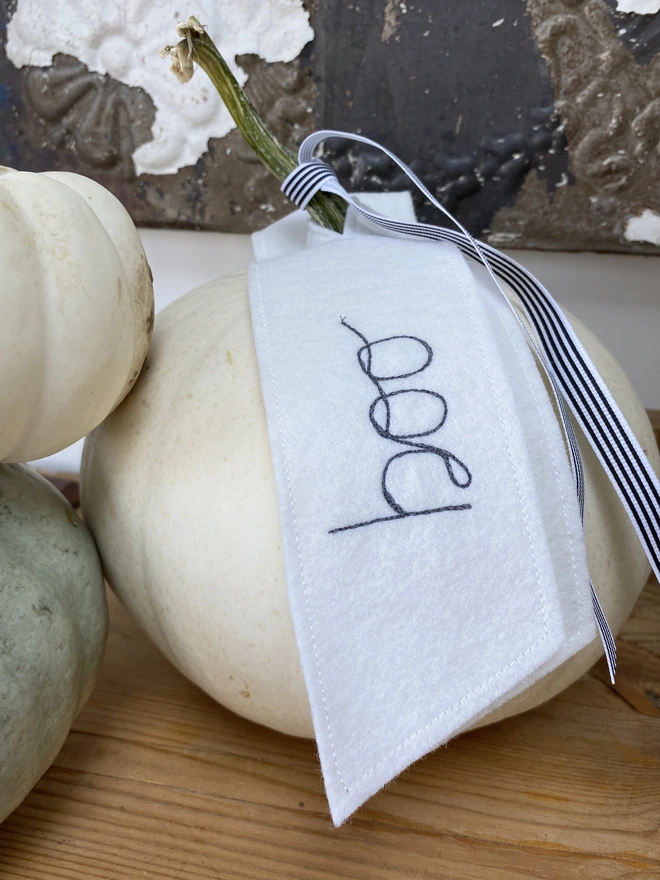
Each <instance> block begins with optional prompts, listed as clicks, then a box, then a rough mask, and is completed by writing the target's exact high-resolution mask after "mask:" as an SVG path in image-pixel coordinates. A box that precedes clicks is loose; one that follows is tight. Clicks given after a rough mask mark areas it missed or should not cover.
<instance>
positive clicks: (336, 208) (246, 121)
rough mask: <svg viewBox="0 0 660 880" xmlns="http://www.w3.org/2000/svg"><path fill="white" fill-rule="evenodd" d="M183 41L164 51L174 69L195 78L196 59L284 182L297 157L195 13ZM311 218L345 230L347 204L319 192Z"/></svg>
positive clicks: (184, 78)
mask: <svg viewBox="0 0 660 880" xmlns="http://www.w3.org/2000/svg"><path fill="white" fill-rule="evenodd" d="M176 29H177V33H178V35H179V36H180V37H181V41H180V42H179V43H177V44H176V46H165V48H164V49H163V51H162V52H161V55H162V56H163V57H166V56H168V55H169V56H170V57H171V59H172V67H171V70H172V73H173V74H174V75H175V76H176V78H177V79H178V80H179V82H182V83H187V82H190V80H191V79H192V76H193V73H194V72H195V71H194V66H193V62H197V64H199V66H200V67H201V68H203V69H204V71H205V73H206V74H207V76H208V77H209V79H210V80H211V82H212V83H213V85H214V86H215V88H216V89H217V91H218V93H219V94H220V97H221V98H222V100H223V101H224V103H225V106H226V107H227V109H228V110H229V112H230V113H231V115H232V118H233V120H234V122H235V123H236V126H237V128H238V129H239V131H240V132H241V134H242V135H243V137H244V138H245V140H246V141H247V143H248V144H249V145H250V146H251V147H252V149H253V150H254V152H255V153H256V154H257V156H258V158H259V159H260V160H261V161H262V162H263V164H264V165H265V166H266V168H268V170H269V171H270V172H271V173H272V174H273V175H274V176H275V177H276V178H277V179H278V180H279V181H280V182H282V181H283V180H284V179H285V177H287V175H288V174H290V173H291V171H293V169H294V168H295V167H296V164H297V162H296V157H295V155H294V154H293V153H292V152H291V151H290V150H287V149H286V147H284V146H282V144H281V143H280V142H279V141H278V140H277V138H276V137H275V135H274V134H273V133H272V132H271V131H270V130H269V129H268V127H267V126H266V124H265V122H264V121H263V120H262V119H261V117H260V116H259V114H258V113H257V111H256V110H255V108H254V106H253V105H252V102H251V101H250V99H249V98H248V97H247V95H246V94H245V92H244V91H243V89H242V88H241V87H240V86H239V84H238V83H237V82H236V78H235V77H234V75H233V74H232V72H231V70H230V69H229V67H228V66H227V63H226V62H225V60H224V58H223V57H222V55H221V54H220V52H219V51H218V48H217V46H216V45H215V43H214V42H213V40H212V39H211V38H210V37H209V35H208V34H207V33H206V31H205V29H204V27H203V26H202V25H201V24H200V23H199V21H198V20H197V19H196V18H195V16H191V17H190V18H189V19H188V20H187V21H180V22H179V23H178V25H177V26H176ZM307 210H308V211H309V213H310V215H311V216H312V218H313V219H314V220H315V221H316V222H317V223H318V224H319V225H320V226H325V227H326V228H327V229H333V230H334V231H335V232H342V231H343V229H344V219H345V217H346V204H345V202H344V201H343V200H342V199H340V198H339V197H338V196H335V195H333V194H331V193H323V192H319V193H317V194H316V195H315V196H314V198H313V199H312V200H311V201H310V203H309V205H308V206H307Z"/></svg>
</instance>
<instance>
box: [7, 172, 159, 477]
mask: <svg viewBox="0 0 660 880" xmlns="http://www.w3.org/2000/svg"><path fill="white" fill-rule="evenodd" d="M0 265H1V266H2V285H1V286H0V462H16V461H29V460H32V459H36V458H43V457H45V456H47V455H50V454H51V453H53V452H56V451H58V450H60V449H63V448H64V447H66V446H68V445H69V444H71V443H73V442H75V441H76V440H79V439H80V438H81V437H84V436H85V434H87V433H88V432H89V431H90V430H91V429H92V428H94V427H95V426H96V425H98V424H99V423H100V422H101V421H102V420H103V419H104V418H105V416H106V415H107V414H108V413H109V412H111V411H112V410H113V409H114V408H115V406H117V404H118V403H119V402H120V401H121V400H123V398H124V397H125V395H126V394H127V393H128V391H129V390H130V388H131V387H132V385H133V383H134V382H135V380H136V379H137V377H138V374H139V372H140V368H141V366H142V363H143V361H144V358H145V356H146V353H147V348H148V345H149V339H150V336H151V329H152V325H153V288H152V283H151V272H150V270H149V266H148V264H147V260H146V257H145V255H144V251H143V249H142V244H141V242H140V239H139V237H138V234H137V231H136V229H135V226H134V225H133V222H132V220H131V218H130V217H129V215H128V213H127V212H126V210H125V209H124V208H123V207H122V205H121V204H120V202H119V201H118V200H117V199H116V198H115V197H114V196H113V195H112V194H111V193H109V192H108V191H107V190H106V189H104V188H103V187H102V186H100V185H99V184H97V183H94V181H92V180H88V179H87V178H86V177H82V176H80V175H77V174H67V173H60V172H53V173H45V174H33V173H29V172H21V171H13V170H12V169H10V168H5V167H0Z"/></svg>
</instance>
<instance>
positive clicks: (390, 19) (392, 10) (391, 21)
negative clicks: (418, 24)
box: [380, 0, 407, 43]
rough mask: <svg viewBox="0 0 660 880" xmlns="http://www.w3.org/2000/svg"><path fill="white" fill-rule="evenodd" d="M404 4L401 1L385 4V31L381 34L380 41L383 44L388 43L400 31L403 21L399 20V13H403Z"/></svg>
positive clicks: (391, 0) (390, 1)
mask: <svg viewBox="0 0 660 880" xmlns="http://www.w3.org/2000/svg"><path fill="white" fill-rule="evenodd" d="M402 5H403V4H402V3H401V2H400V0H387V3H386V4H385V9H384V11H383V30H382V31H381V34H380V39H381V42H382V43H388V42H389V41H390V40H391V39H392V37H393V36H394V34H395V33H396V32H397V31H398V30H399V27H400V25H401V20H400V19H399V13H400V12H402V11H407V10H405V9H404V10H402V9H401V7H402Z"/></svg>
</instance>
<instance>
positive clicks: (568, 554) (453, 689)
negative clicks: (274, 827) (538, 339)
mask: <svg viewBox="0 0 660 880" xmlns="http://www.w3.org/2000/svg"><path fill="white" fill-rule="evenodd" d="M289 223H290V224H291V223H295V221H292V220H291V221H289ZM347 230H348V231H349V233H351V234H352V236H353V237H350V235H347V236H344V237H341V236H337V235H334V234H332V233H323V234H320V233H319V234H317V235H315V234H314V233H315V231H316V228H315V227H313V225H312V224H309V229H308V232H309V233H310V234H308V236H307V244H308V245H309V244H316V245H318V246H315V247H309V246H308V247H307V248H305V249H299V250H297V251H293V252H292V249H291V248H284V249H283V250H282V249H281V250H279V252H280V253H283V252H284V251H286V250H288V251H289V252H288V253H285V255H283V256H279V257H277V256H272V255H273V253H277V252H278V246H277V245H276V246H275V247H274V248H271V249H270V250H268V248H263V247H261V245H259V246H256V247H255V250H256V251H257V254H258V255H261V256H266V255H268V256H270V257H271V258H270V259H265V260H264V261H262V262H260V263H258V264H256V265H255V266H253V267H252V269H251V272H250V302H251V309H252V318H253V325H254V335H255V341H256V347H257V355H258V360H259V368H260V373H261V380H262V389H263V395H264V402H265V406H266V412H267V417H268V428H269V436H270V442H271V449H272V455H273V462H274V467H275V475H276V480H277V488H278V498H279V504H280V514H281V524H282V532H283V547H284V554H285V562H286V571H287V580H288V585H289V595H290V604H291V610H292V615H293V620H294V625H295V630H296V638H297V641H298V647H299V651H300V656H301V661H302V666H303V671H304V674H305V680H306V684H307V689H308V694H309V699H310V704H311V708H312V715H313V719H314V726H315V732H316V737H317V743H318V748H319V754H320V758H321V765H322V769H323V776H324V780H325V785H326V791H327V795H328V799H329V803H330V808H331V812H332V816H333V819H334V821H335V822H336V823H340V822H342V821H343V820H344V819H346V818H347V817H348V816H349V815H350V814H351V813H352V812H353V811H354V810H355V809H357V807H359V806H360V805H361V804H362V803H363V802H364V801H365V800H366V799H367V798H368V797H370V796H371V795H372V794H373V793H374V792H376V791H377V790H378V789H379V788H381V787H382V786H383V785H385V784H386V783H387V782H389V781H390V780H391V779H393V778H394V777H395V776H396V775H397V774H398V773H399V772H400V771H401V770H402V769H404V768H405V767H407V766H408V765H409V764H410V763H411V762H413V761H415V760H416V759H417V758H419V757H420V756H422V755H423V754H425V753H426V752H428V751H430V750H431V749H434V748H436V747H437V746H438V745H440V744H442V743H444V742H446V741H447V740H448V739H449V738H451V737H452V736H454V735H455V734H456V733H458V732H459V731H460V730H462V729H464V728H465V727H467V726H469V725H470V724H471V723H474V721H476V720H477V719H478V718H480V717H482V716H483V715H484V714H486V713H487V712H489V711H490V710H491V709H492V708H494V707H495V706H497V705H499V704H500V703H501V702H502V701H503V700H505V699H506V698H508V697H510V696H512V695H515V694H516V693H517V692H519V691H520V690H521V689H522V688H524V687H525V686H526V685H527V684H528V683H529V682H531V681H535V680H537V679H538V678H540V677H541V675H542V674H544V672H545V671H547V670H548V669H549V668H551V667H552V666H554V665H557V664H558V663H559V662H561V661H562V660H563V659H565V658H566V657H567V656H570V654H572V653H574V652H575V651H577V650H579V649H580V648H581V647H583V646H584V645H585V644H587V643H588V642H589V641H591V639H592V638H593V637H594V635H595V625H594V621H593V615H592V614H591V610H590V609H591V600H590V590H589V577H588V571H587V566H586V555H585V550H584V544H583V539H582V529H581V524H580V513H579V508H578V503H577V500H576V498H575V494H574V491H573V489H572V476H571V471H570V467H569V463H568V459H567V456H566V450H565V446H564V442H563V438H562V435H561V432H560V430H559V426H558V423H557V420H556V418H555V415H554V413H553V411H552V406H551V404H550V401H549V398H548V394H547V391H546V389H545V387H544V384H543V381H542V379H541V377H540V375H539V372H538V370H537V368H536V366H535V363H534V358H533V356H532V354H531V352H530V350H529V349H528V347H527V344H526V342H525V340H524V337H523V335H522V333H521V330H520V326H519V325H518V324H517V322H516V320H515V318H514V316H513V315H512V313H511V312H510V310H509V309H508V307H507V306H506V304H505V303H503V302H502V301H501V299H500V298H498V297H497V296H496V295H495V294H493V292H491V291H490V290H489V289H488V285H487V283H486V282H484V280H483V279H481V278H479V277H478V276H477V275H476V274H474V273H473V271H471V269H470V268H468V265H467V264H466V262H465V260H464V259H463V257H462V256H461V254H460V252H459V251H458V250H457V249H456V248H455V246H453V245H451V244H438V243H425V242H414V241H413V242H410V241H403V240H393V239H389V238H386V237H381V236H374V235H361V234H356V232H359V230H356V229H355V227H354V226H352V225H351V223H350V222H349V223H347ZM301 233H302V227H301V228H300V229H298V230H297V232H296V235H297V236H298V239H299V247H300V246H301V245H302V234H301ZM255 244H256V242H255ZM260 252H261V253H260Z"/></svg>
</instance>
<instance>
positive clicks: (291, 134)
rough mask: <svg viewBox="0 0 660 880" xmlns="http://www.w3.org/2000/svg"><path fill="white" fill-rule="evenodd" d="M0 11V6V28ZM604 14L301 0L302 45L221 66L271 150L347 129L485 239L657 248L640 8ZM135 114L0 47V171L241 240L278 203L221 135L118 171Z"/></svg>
mask: <svg viewBox="0 0 660 880" xmlns="http://www.w3.org/2000/svg"><path fill="white" fill-rule="evenodd" d="M15 3H16V0H0V20H2V21H4V22H6V21H8V20H9V19H10V18H11V16H12V13H13V11H14V8H15ZM616 6H617V2H616V0H527V2H524V0H463V2H461V3H455V4H439V3H437V0H415V2H413V0H348V2H346V0H341V2H339V0H332V2H331V0H318V2H316V0H311V2H310V4H309V12H310V16H311V23H312V25H313V28H314V32H315V39H314V41H313V42H312V43H310V44H309V45H308V46H307V47H306V49H305V50H304V51H303V54H302V56H301V57H300V58H299V59H297V60H296V61H293V62H289V63H286V64H285V63H280V62H278V63H275V64H267V63H266V62H264V61H263V60H261V59H260V58H258V57H256V56H243V57H241V59H240V62H241V65H242V67H243V68H244V69H246V70H247V71H248V73H249V80H248V91H249V92H250V93H251V95H252V97H253V100H254V101H255V103H256V104H257V106H258V107H259V108H260V109H261V110H262V111H263V112H264V113H265V115H266V118H267V120H268V121H269V123H270V124H271V125H272V126H273V128H274V129H275V131H276V133H277V134H278V136H279V137H280V139H281V140H282V141H283V142H285V143H286V144H287V145H288V146H290V147H291V148H294V149H295V147H296V145H297V143H299V142H300V140H301V139H302V137H303V136H304V135H305V134H307V133H308V132H309V131H311V130H312V128H314V127H334V128H343V129H348V130H354V131H361V132H362V133H364V134H366V135H368V136H370V137H373V138H375V139H376V140H379V141H381V142H382V143H384V144H385V145H387V146H388V147H390V148H391V149H393V150H395V151H396V152H397V153H398V154H399V155H400V156H401V157H402V158H404V159H405V160H406V161H408V162H409V163H410V164H411V165H412V166H413V168H414V169H415V170H416V171H417V173H418V174H419V175H420V176H421V177H422V179H423V180H424V182H425V183H426V185H427V186H429V188H430V189H432V190H433V191H434V192H435V193H436V194H437V195H438V196H439V197H440V198H441V200H442V201H443V203H444V204H445V205H446V206H447V207H448V208H449V209H450V210H452V211H453V212H455V213H456V214H457V216H458V217H459V219H460V220H461V221H462V222H463V223H465V224H466V225H467V226H468V228H470V230H471V231H472V232H474V233H475V234H478V235H480V236H481V237H483V238H486V239H488V240H490V241H491V242H492V243H494V244H496V245H499V246H509V247H530V246H531V247H541V248H559V249H563V248H568V249H583V248H588V249H595V250H614V251H630V252H641V253H658V252H660V248H659V247H658V245H657V243H654V240H653V239H654V234H655V233H654V232H653V229H654V219H653V218H654V216H655V215H658V224H659V228H660V175H659V174H658V172H659V171H660V168H659V167H658V162H659V161H660V158H659V157H660V148H659V143H660V61H659V60H658V59H659V57H660V56H659V55H658V50H659V49H660V15H652V16H649V15H637V14H632V13H627V14H623V13H620V12H617V10H616ZM1 36H2V42H3V43H4V39H5V37H4V34H2V35H1ZM200 75H201V74H200ZM154 117H155V110H154V105H153V102H152V100H151V98H150V96H149V95H148V94H147V93H146V92H145V91H143V90H142V89H139V88H133V87H129V86H127V85H124V84H123V83H120V82H117V81H114V80H112V79H111V78H110V77H108V76H102V75H100V74H98V73H93V72H90V71H89V70H88V69H87V68H86V67H85V66H84V65H83V64H81V62H80V61H78V60H77V59H75V58H73V57H70V56H64V55H60V56H56V58H55V61H54V63H53V65H52V66H50V67H47V68H30V67H27V68H22V69H20V70H17V69H16V68H15V67H14V65H13V64H12V63H11V62H10V61H9V60H8V58H7V57H6V54H5V53H4V52H3V50H2V47H1V46H0V119H1V120H2V125H1V126H0V163H4V164H9V165H14V166H16V167H21V168H29V169H34V170H43V169H46V168H59V169H64V170H73V171H78V172H81V173H84V174H88V175H90V176H92V177H94V178H96V179H97V180H99V181H100V182H101V183H103V184H104V185H105V186H107V187H109V188H110V189H111V190H113V191H114V192H115V193H116V194H117V195H118V196H119V198H121V199H122V201H123V202H124V204H126V205H127V207H128V208H129V210H130V211H131V213H132V215H133V217H134V218H135V220H136V221H137V222H138V223H143V224H149V225H167V226H183V227H196V228H197V227H198V228H203V229H223V230H232V231H236V232H246V231H250V230H253V229H258V228H261V227H263V226H265V225H267V224H268V223H269V222H271V220H272V219H274V218H275V217H278V216H281V215H282V214H283V213H286V212H287V211H288V210H289V209H290V207H289V205H288V204H287V203H286V202H285V200H284V199H283V198H282V196H281V195H280V194H279V188H278V185H277V183H276V182H275V181H273V180H271V179H270V178H269V176H268V174H267V172H265V171H264V170H262V168H261V166H260V165H259V163H258V162H256V160H255V159H254V157H253V156H252V154H251V152H250V150H249V149H248V148H246V147H245V146H244V145H243V143H242V141H241V138H240V136H239V135H238V134H237V133H236V132H231V133H230V134H229V135H227V136H226V137H224V138H216V139H211V141H210V142H209V148H208V150H207V152H206V153H205V154H204V155H203V156H202V157H201V158H200V160H199V161H198V162H197V163H196V164H195V165H193V166H188V167H185V168H182V169H181V170H179V171H178V172H177V173H175V174H167V175H152V174H143V175H140V176H136V174H135V169H134V165H133V161H132V158H131V157H132V153H133V151H134V150H135V149H136V147H138V146H139V145H140V144H143V143H145V142H146V141H148V140H149V138H150V137H151V131H152V126H153V122H154ZM328 155H329V156H331V157H332V159H333V161H335V163H336V165H337V168H338V170H339V173H340V176H342V177H343V178H345V179H346V180H347V181H348V182H349V183H350V185H351V186H352V187H353V188H355V189H366V190H374V189H382V188H385V189H398V188H402V187H405V186H406V182H405V180H404V179H403V178H402V176H401V174H400V172H398V170H397V169H396V168H395V167H394V166H393V165H392V164H391V163H390V162H389V161H387V160H386V159H384V158H383V157H382V156H380V155H378V154H375V153H373V152H371V151H365V150H363V149H361V150H358V149H355V148H352V147H351V148H347V147H346V146H345V145H343V144H330V145H329V150H328ZM417 208H418V213H419V215H420V217H421V218H422V219H426V220H430V221H432V222H435V221H437V220H438V219H439V218H438V217H437V214H436V212H435V211H434V210H432V209H431V206H430V205H425V204H424V202H423V201H421V200H418V202H417ZM643 212H647V213H646V214H643ZM639 215H642V222H641V226H640V223H639V222H638V223H637V226H635V225H634V224H633V225H632V226H630V225H629V224H630V220H631V218H635V217H638V216H639ZM644 217H646V218H647V219H648V220H649V222H648V223H646V226H645V225H644V222H643V219H644ZM640 230H641V232H640ZM657 235H658V239H657V241H658V242H660V231H659V232H658V233H657ZM635 236H637V239H636V238H635ZM640 236H641V237H642V238H643V237H644V236H646V237H647V238H648V239H650V240H646V241H645V240H639V239H640Z"/></svg>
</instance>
